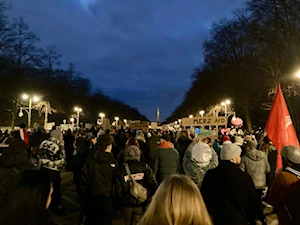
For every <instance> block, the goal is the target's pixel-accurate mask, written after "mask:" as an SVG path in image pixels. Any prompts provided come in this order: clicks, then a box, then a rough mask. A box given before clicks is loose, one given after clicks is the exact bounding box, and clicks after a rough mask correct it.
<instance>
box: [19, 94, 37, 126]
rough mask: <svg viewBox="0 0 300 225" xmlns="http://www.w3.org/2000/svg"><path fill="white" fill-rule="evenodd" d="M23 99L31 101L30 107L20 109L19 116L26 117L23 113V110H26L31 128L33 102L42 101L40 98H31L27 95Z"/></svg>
mask: <svg viewBox="0 0 300 225" xmlns="http://www.w3.org/2000/svg"><path fill="white" fill-rule="evenodd" d="M22 98H23V99H24V100H27V99H28V100H29V104H28V107H20V112H19V116H20V117H22V116H23V115H24V114H23V112H22V110H23V109H24V110H25V111H26V112H27V114H28V128H30V127H31V111H32V102H38V101H39V100H40V98H39V97H37V96H29V95H27V94H23V95H22ZM27 109H28V111H27Z"/></svg>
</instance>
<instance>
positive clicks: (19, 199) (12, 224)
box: [0, 170, 53, 225]
mask: <svg viewBox="0 0 300 225" xmlns="http://www.w3.org/2000/svg"><path fill="white" fill-rule="evenodd" d="M52 192H53V187H52V183H51V182H50V179H49V175H48V173H46V172H43V171H40V170H28V171H24V172H23V174H22V175H21V176H20V177H18V178H17V180H16V182H15V183H14V184H13V185H12V188H11V189H10V190H9V191H8V193H7V196H6V198H5V200H4V202H3V205H2V206H1V210H0V218H1V219H0V221H3V224H7V225H18V224H31V225H39V224H44V223H43V221H44V220H45V219H47V218H46V215H47V214H46V209H47V208H48V207H49V205H50V202H51V195H52Z"/></svg>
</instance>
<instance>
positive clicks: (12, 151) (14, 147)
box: [0, 139, 33, 203]
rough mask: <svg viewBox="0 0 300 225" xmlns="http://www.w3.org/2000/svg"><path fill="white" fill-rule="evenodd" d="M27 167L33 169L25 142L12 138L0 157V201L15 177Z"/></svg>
mask: <svg viewBox="0 0 300 225" xmlns="http://www.w3.org/2000/svg"><path fill="white" fill-rule="evenodd" d="M29 169H33V165H32V164H31V163H30V162H29V159H28V154H27V152H26V149H25V142H24V141H22V140H21V139H14V140H12V141H11V142H10V143H9V147H7V148H4V149H3V152H2V155H1V157H0V203H1V202H2V201H3V199H4V197H5V195H6V193H7V191H8V190H9V188H10V187H11V185H12V183H13V182H14V180H15V178H16V177H17V176H18V175H19V174H21V173H22V172H23V171H24V170H29Z"/></svg>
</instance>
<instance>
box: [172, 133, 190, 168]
mask: <svg viewBox="0 0 300 225" xmlns="http://www.w3.org/2000/svg"><path fill="white" fill-rule="evenodd" d="M191 143H192V140H191V139H189V138H187V137H185V136H181V137H180V138H179V139H178V140H177V142H176V144H175V147H176V149H177V151H178V153H179V157H180V163H182V160H183V157H184V153H185V151H186V149H187V148H188V147H189V145H190V144H191Z"/></svg>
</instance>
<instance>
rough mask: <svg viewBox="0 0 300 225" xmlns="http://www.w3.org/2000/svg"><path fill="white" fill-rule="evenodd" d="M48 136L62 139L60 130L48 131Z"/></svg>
mask: <svg viewBox="0 0 300 225" xmlns="http://www.w3.org/2000/svg"><path fill="white" fill-rule="evenodd" d="M50 137H51V138H55V139H57V140H62V139H63V134H62V132H61V131H60V130H53V131H51V132H50Z"/></svg>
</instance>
